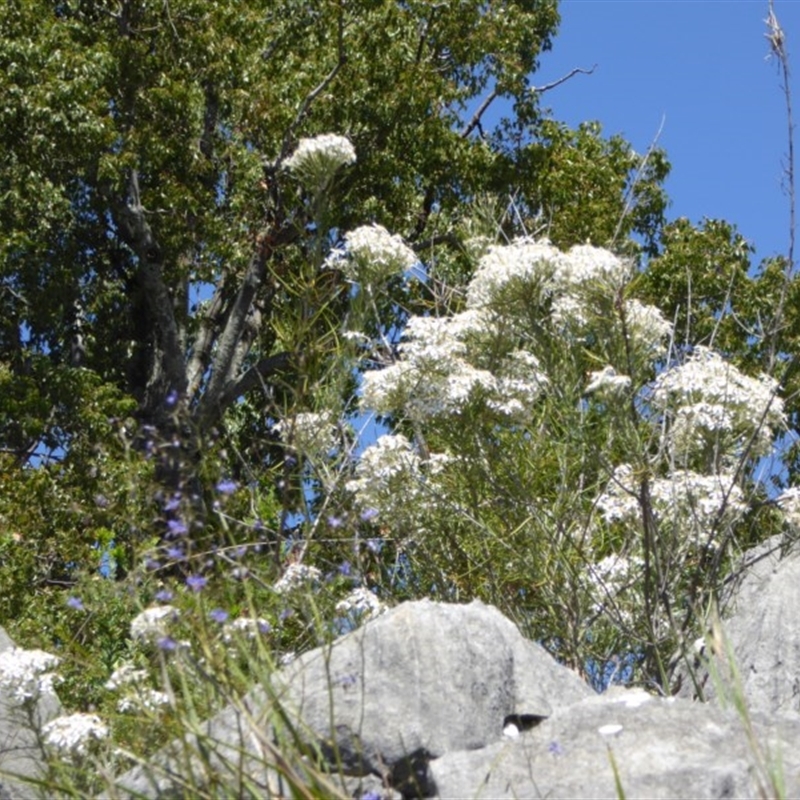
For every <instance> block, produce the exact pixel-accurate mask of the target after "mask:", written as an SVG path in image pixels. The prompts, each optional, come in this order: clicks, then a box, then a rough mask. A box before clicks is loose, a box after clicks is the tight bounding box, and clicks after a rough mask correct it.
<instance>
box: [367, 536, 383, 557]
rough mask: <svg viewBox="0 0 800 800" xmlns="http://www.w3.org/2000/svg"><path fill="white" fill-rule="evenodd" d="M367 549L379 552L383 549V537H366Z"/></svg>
mask: <svg viewBox="0 0 800 800" xmlns="http://www.w3.org/2000/svg"><path fill="white" fill-rule="evenodd" d="M367 550H369V551H370V552H371V553H375V555H377V554H378V553H380V552H381V550H383V539H367Z"/></svg>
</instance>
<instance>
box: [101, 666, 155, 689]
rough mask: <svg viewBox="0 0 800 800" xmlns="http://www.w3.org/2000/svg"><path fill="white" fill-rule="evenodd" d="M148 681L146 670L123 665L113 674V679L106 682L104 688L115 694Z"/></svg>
mask: <svg viewBox="0 0 800 800" xmlns="http://www.w3.org/2000/svg"><path fill="white" fill-rule="evenodd" d="M146 680H147V672H146V670H143V669H137V668H136V667H135V666H134V665H133V664H123V665H122V666H120V667H117V669H115V670H114V671H113V672H112V673H111V677H110V678H109V679H108V680H107V681H106V682H105V684H104V688H106V689H108V691H110V692H114V691H116V690H117V689H122V688H127V687H129V686H133V685H135V684H139V683H142V682H143V681H146Z"/></svg>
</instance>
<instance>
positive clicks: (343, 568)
mask: <svg viewBox="0 0 800 800" xmlns="http://www.w3.org/2000/svg"><path fill="white" fill-rule="evenodd" d="M352 572H353V567H352V566H351V564H350V562H349V561H342V563H341V564H339V574H340V575H344V577H345V578H349V577H350V575H351V574H352Z"/></svg>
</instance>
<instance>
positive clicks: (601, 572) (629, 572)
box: [587, 554, 644, 621]
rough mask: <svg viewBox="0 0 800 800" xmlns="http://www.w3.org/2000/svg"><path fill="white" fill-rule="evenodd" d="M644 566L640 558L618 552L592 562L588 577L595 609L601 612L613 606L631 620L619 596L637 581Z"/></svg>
mask: <svg viewBox="0 0 800 800" xmlns="http://www.w3.org/2000/svg"><path fill="white" fill-rule="evenodd" d="M643 566H644V565H643V562H642V560H641V559H640V558H637V557H632V558H628V557H627V556H622V555H616V554H614V555H609V556H606V557H605V558H603V559H601V560H600V561H598V562H597V563H596V564H591V565H590V566H589V568H588V570H587V578H588V583H589V587H590V591H591V593H592V596H593V597H594V598H595V601H594V603H593V606H592V607H593V610H594V611H595V612H596V613H599V612H601V611H603V610H605V609H606V608H608V607H609V606H612V607H613V608H614V610H615V611H616V612H617V613H621V616H623V618H625V620H626V621H629V620H628V619H627V615H626V614H624V613H622V612H623V609H621V608H620V607H619V605H618V600H619V596H620V594H621V593H622V592H624V591H625V590H627V589H629V588H630V587H631V586H633V585H634V584H635V583H636V581H637V580H638V578H639V576H640V575H641V571H642V569H643Z"/></svg>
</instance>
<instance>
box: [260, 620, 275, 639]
mask: <svg viewBox="0 0 800 800" xmlns="http://www.w3.org/2000/svg"><path fill="white" fill-rule="evenodd" d="M256 625H257V627H258V632H259V633H261V634H263V635H264V636H266V635H267V634H268V633H269V632H270V631H271V630H272V625H270V624H269V622H267V621H266V620H263V619H259V620H258V621H257V622H256Z"/></svg>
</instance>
